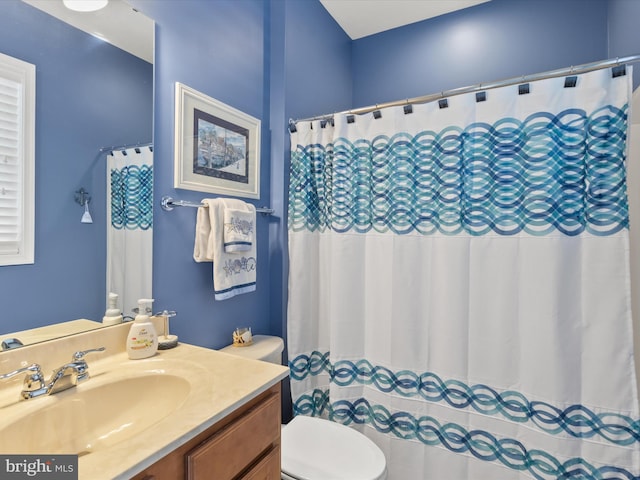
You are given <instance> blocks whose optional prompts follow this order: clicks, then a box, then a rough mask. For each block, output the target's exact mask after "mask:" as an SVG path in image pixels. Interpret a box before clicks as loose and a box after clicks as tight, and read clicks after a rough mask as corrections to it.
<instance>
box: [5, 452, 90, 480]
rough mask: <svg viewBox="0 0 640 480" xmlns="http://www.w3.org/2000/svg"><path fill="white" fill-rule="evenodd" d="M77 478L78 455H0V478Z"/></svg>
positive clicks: (49, 479) (55, 479)
mask: <svg viewBox="0 0 640 480" xmlns="http://www.w3.org/2000/svg"><path fill="white" fill-rule="evenodd" d="M32 478H35V479H44V478H46V479H47V480H78V455H0V480H28V479H32Z"/></svg>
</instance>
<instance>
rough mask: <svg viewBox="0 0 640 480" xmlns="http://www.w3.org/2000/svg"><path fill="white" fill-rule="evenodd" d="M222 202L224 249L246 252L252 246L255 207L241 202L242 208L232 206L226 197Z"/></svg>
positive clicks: (231, 251)
mask: <svg viewBox="0 0 640 480" xmlns="http://www.w3.org/2000/svg"><path fill="white" fill-rule="evenodd" d="M222 203H223V204H224V251H225V252H227V253H237V252H248V251H249V250H251V247H252V246H253V233H254V229H255V225H256V207H254V206H253V205H251V204H250V203H245V202H242V203H243V204H244V205H243V208H233V207H231V205H230V203H229V202H228V201H227V199H224V200H223V201H222Z"/></svg>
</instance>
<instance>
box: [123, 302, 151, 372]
mask: <svg viewBox="0 0 640 480" xmlns="http://www.w3.org/2000/svg"><path fill="white" fill-rule="evenodd" d="M152 303H153V299H150V298H141V299H140V300H138V313H137V314H136V318H135V319H134V321H133V325H131V329H130V330H129V335H128V336H127V354H128V355H129V358H130V359H132V360H137V359H140V358H148V357H153V356H154V355H155V354H156V352H157V351H158V335H157V334H156V329H155V328H154V326H153V323H152V322H151V319H150V318H149V315H148V313H149V312H150V311H151V304H152Z"/></svg>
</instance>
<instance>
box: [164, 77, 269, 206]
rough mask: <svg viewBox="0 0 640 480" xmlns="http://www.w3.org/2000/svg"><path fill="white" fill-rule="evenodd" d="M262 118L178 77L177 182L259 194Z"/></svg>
mask: <svg viewBox="0 0 640 480" xmlns="http://www.w3.org/2000/svg"><path fill="white" fill-rule="evenodd" d="M260 123H261V122H260V120H259V119H257V118H254V117H252V116H251V115H248V114H246V113H244V112H241V111H240V110H237V109H235V108H233V107H231V106H229V105H227V104H225V103H223V102H221V101H219V100H216V99H214V98H211V97H209V96H208V95H205V94H203V93H201V92H198V91H197V90H194V89H193V88H190V87H188V86H186V85H184V84H182V83H179V82H176V85H175V141H174V146H175V155H174V157H175V158H174V162H175V170H174V185H173V186H174V187H175V188H182V189H185V190H195V191H199V192H209V193H215V194H220V195H231V196H236V197H246V198H260Z"/></svg>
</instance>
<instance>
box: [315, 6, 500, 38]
mask: <svg viewBox="0 0 640 480" xmlns="http://www.w3.org/2000/svg"><path fill="white" fill-rule="evenodd" d="M488 1H489V0H320V2H321V3H322V5H324V8H326V9H327V11H328V12H329V14H330V15H331V16H332V17H333V18H334V19H335V20H336V22H338V24H339V25H340V26H341V27H342V29H343V30H344V31H345V32H346V33H347V35H349V37H350V38H351V39H352V40H356V39H358V38H362V37H366V36H368V35H373V34H374V33H380V32H384V31H386V30H391V29H392V28H396V27H402V26H404V25H409V24H411V23H415V22H420V21H422V20H426V19H427V18H433V17H437V16H439V15H444V14H445V13H449V12H453V11H456V10H462V9H463V8H467V7H472V6H474V5H478V4H480V3H485V2H488Z"/></svg>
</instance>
